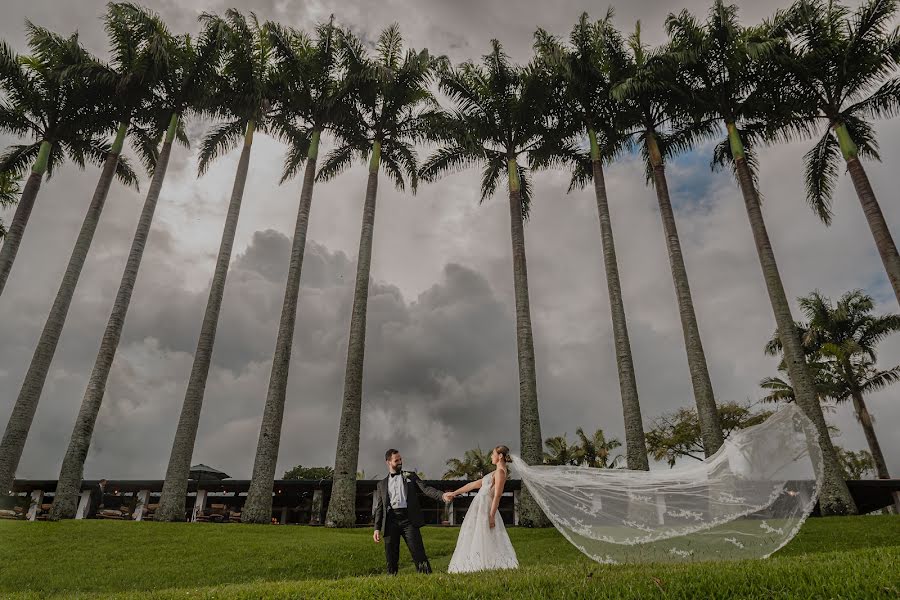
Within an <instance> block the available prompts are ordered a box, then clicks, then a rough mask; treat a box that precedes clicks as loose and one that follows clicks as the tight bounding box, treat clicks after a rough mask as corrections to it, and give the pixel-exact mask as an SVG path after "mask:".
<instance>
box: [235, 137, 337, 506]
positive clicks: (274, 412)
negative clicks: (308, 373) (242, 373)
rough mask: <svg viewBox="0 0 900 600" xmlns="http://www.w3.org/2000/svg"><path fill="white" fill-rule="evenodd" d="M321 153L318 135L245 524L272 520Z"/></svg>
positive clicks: (306, 177)
mask: <svg viewBox="0 0 900 600" xmlns="http://www.w3.org/2000/svg"><path fill="white" fill-rule="evenodd" d="M318 152H319V132H318V131H315V132H313V134H312V140H311V141H310V146H309V153H308V155H307V159H306V170H305V171H304V173H303V188H302V190H301V191H300V208H299V209H298V210H297V223H296V225H295V226H294V240H293V244H292V246H291V262H290V266H289V267H288V277H287V284H286V285H285V289H284V304H283V305H282V307H281V322H280V323H279V325H278V337H277V338H276V340H275V357H274V358H273V359H272V374H271V376H270V377H269V392H268V394H267V395H266V407H265V410H264V411H263V418H262V425H261V426H260V430H259V441H258V442H257V445H256V460H255V461H254V463H253V478H252V479H251V480H250V490H249V491H248V493H247V501H246V502H245V503H244V508H243V510H242V511H241V521H242V522H244V523H268V522H269V520H270V519H271V518H272V487H273V485H274V482H275V464H276V462H277V461H278V447H279V445H280V443H281V428H282V423H283V421H284V399H285V394H286V392H287V383H288V370H289V369H290V364H291V347H292V345H293V341H294V324H295V323H296V321H297V298H298V296H299V295H300V272H301V270H302V268H303V252H304V250H305V249H306V229H307V227H308V225H309V211H310V208H311V206H312V193H313V185H314V183H315V180H316V157H317V155H318Z"/></svg>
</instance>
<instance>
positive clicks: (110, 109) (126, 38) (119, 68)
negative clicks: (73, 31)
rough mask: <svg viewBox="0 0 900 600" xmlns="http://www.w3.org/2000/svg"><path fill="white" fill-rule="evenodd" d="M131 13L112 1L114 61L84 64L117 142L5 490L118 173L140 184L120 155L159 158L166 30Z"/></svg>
mask: <svg viewBox="0 0 900 600" xmlns="http://www.w3.org/2000/svg"><path fill="white" fill-rule="evenodd" d="M129 15H130V9H129V7H128V6H127V5H125V4H112V3H111V4H109V6H108V8H107V12H106V15H105V17H104V22H105V25H106V31H107V33H108V35H109V41H110V45H111V47H112V62H111V63H110V64H109V65H105V64H101V63H99V62H97V61H91V62H88V63H85V64H83V65H81V67H80V69H83V71H84V73H85V74H86V76H87V77H88V78H89V79H90V81H91V85H92V87H93V89H94V91H95V92H96V93H97V94H98V95H100V96H101V97H102V98H104V99H105V100H107V101H108V105H105V106H102V109H101V114H102V115H108V117H109V118H111V119H112V120H114V121H115V122H118V130H117V133H116V136H115V139H114V141H113V143H112V145H110V146H108V147H107V148H106V149H105V156H104V159H103V169H102V171H101V174H100V179H99V181H98V182H97V187H96V188H95V190H94V195H93V198H92V199H91V203H90V205H89V206H88V211H87V214H86V215H85V217H84V221H83V222H82V225H81V230H80V232H79V233H78V238H77V240H76V241H75V246H74V248H73V249H72V254H71V256H70V258H69V263H68V265H67V266H66V271H65V273H64V275H63V279H62V282H61V283H60V286H59V291H58V292H57V294H56V298H55V300H54V302H53V306H52V307H51V309H50V315H49V316H48V317H47V321H46V323H45V324H44V329H43V331H42V332H41V337H40V339H39V341H38V345H37V348H36V349H35V351H34V355H33V357H32V359H31V364H30V365H29V367H28V372H27V373H26V375H25V381H24V382H23V384H22V388H21V390H20V391H19V396H18V398H17V400H16V403H15V405H14V406H13V413H12V416H11V417H10V420H9V423H8V424H7V427H6V431H5V432H4V435H3V441H2V442H0V489H9V488H8V487H7V488H4V487H3V486H4V485H11V484H12V481H13V477H14V476H15V469H16V467H17V466H18V462H19V459H20V458H21V455H22V449H23V448H24V445H25V440H26V438H27V436H28V430H29V429H30V427H31V422H32V420H33V418H34V413H35V411H36V410H37V405H38V401H39V400H40V396H41V391H42V390H43V387H44V382H45V381H46V379H47V374H48V373H49V371H50V364H51V363H52V361H53V355H54V354H55V352H56V346H57V344H58V342H59V337H60V335H61V334H62V329H63V326H64V325H65V322H66V316H67V315H68V312H69V305H70V304H71V302H72V297H73V296H74V294H75V288H76V286H77V284H78V278H79V276H80V275H81V269H82V267H83V266H84V262H85V259H86V258H87V254H88V251H89V250H90V247H91V242H92V241H93V238H94V232H95V231H96V229H97V225H98V224H99V222H100V214H101V213H102V211H103V206H104V205H105V203H106V198H107V195H108V194H109V188H110V186H111V184H112V180H113V177H114V176H115V175H116V173H117V171H118V172H119V173H120V175H122V174H124V177H125V179H126V181H128V182H134V183H135V184H136V183H137V178H136V176H135V175H134V173H133V172H132V171H131V170H130V169H128V168H127V165H126V164H125V163H124V162H123V160H122V158H121V156H120V155H121V153H122V147H123V145H124V143H125V138H126V136H128V137H129V138H130V139H131V140H132V141H133V143H134V144H133V145H134V146H135V148H136V149H137V150H138V151H139V152H140V153H141V156H142V158H143V160H144V162H145V164H146V165H148V166H149V167H152V165H153V163H154V162H155V160H156V151H157V148H156V142H157V140H158V138H154V135H153V133H152V129H153V128H152V127H147V126H146V125H145V124H144V123H142V122H141V121H140V118H141V112H142V110H143V108H144V106H145V104H146V103H147V101H148V100H149V98H150V96H151V91H152V89H153V87H154V85H155V81H156V76H157V72H158V70H159V68H160V67H161V64H160V62H159V58H160V56H161V54H162V53H163V48H164V47H165V44H166V34H165V32H163V31H147V30H146V29H144V28H142V27H141V26H139V25H137V24H136V23H135V22H134V21H133V20H132V19H131V18H130V17H129ZM123 167H124V168H123Z"/></svg>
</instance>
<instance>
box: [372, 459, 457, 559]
mask: <svg viewBox="0 0 900 600" xmlns="http://www.w3.org/2000/svg"><path fill="white" fill-rule="evenodd" d="M384 462H385V464H387V468H388V476H387V477H385V478H384V479H382V480H381V481H379V482H378V485H377V486H376V487H375V497H374V499H373V507H372V511H373V512H374V513H375V533H374V534H373V536H372V538H373V539H374V540H375V543H376V544H377V543H378V542H380V541H381V538H382V536H384V555H385V557H386V558H387V572H388V573H389V574H390V575H396V574H397V563H398V561H399V560H400V536H401V535H402V536H403V539H404V540H406V547H407V548H409V553H410V554H412V558H413V561H414V562H415V563H416V570H417V571H419V573H431V564H430V563H429V562H428V556H426V555H425V546H424V545H423V544H422V534H421V533H420V532H419V527H421V526H422V525H424V524H425V522H424V520H423V519H422V510H421V509H420V508H419V496H418V494H417V493H416V486H418V488H419V489H420V490H422V493H423V494H425V495H426V496H428V497H429V498H434V499H435V500H443V499H444V498H443V495H442V494H441V492H440V490H437V489H435V488H433V487H429V486H427V485H425V484H424V483H422V480H421V479H419V477H418V475H416V474H415V473H412V472H410V471H404V470H403V458H402V457H401V456H400V451H399V450H395V449H393V448H391V449H390V450H388V451H387V452H385V453H384Z"/></svg>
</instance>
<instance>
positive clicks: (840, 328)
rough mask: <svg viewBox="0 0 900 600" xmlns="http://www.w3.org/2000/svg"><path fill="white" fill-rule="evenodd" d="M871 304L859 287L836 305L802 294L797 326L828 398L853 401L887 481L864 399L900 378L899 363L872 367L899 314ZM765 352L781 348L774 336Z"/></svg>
mask: <svg viewBox="0 0 900 600" xmlns="http://www.w3.org/2000/svg"><path fill="white" fill-rule="evenodd" d="M874 307H875V304H874V302H873V300H872V298H871V297H870V296H868V295H866V294H864V293H863V292H862V291H860V290H855V291H851V292H847V293H846V294H844V295H843V296H842V297H841V298H840V299H839V300H838V302H837V305H836V306H835V305H833V304H832V303H831V300H829V299H828V298H826V297H824V296H823V295H822V294H820V293H819V292H818V291H816V292H813V293H811V294H810V295H808V296H806V297H804V298H800V308H801V310H802V311H803V313H804V314H805V315H806V318H807V320H808V322H807V323H806V324H804V323H799V324H798V329H799V330H800V331H801V332H802V334H803V336H802V337H803V345H804V349H805V350H806V352H807V353H808V354H809V355H810V356H814V357H817V362H818V363H820V364H822V366H823V370H824V371H825V372H826V373H827V377H828V381H829V385H828V386H827V388H826V389H825V393H826V395H827V397H828V398H829V399H831V400H834V401H836V402H846V401H847V400H852V401H853V408H854V411H855V412H856V418H857V420H858V421H859V423H860V425H861V426H862V428H863V432H864V433H865V436H866V442H867V443H868V445H869V451H870V452H871V454H872V458H873V459H874V461H875V469H876V472H877V474H878V477H879V479H890V473H889V472H888V468H887V461H886V460H885V458H884V453H883V452H882V450H881V444H880V443H879V441H878V437H877V436H876V435H875V427H874V422H873V419H872V415H871V414H870V413H869V410H868V408H867V407H866V403H865V399H864V397H865V395H866V394H869V393H871V392H874V391H877V390H881V389H884V388H885V387H887V386H888V385H891V384H893V383H897V381H900V366H896V367H893V368H891V369H887V370H881V369H878V368H877V367H876V365H875V363H876V360H877V348H876V347H877V345H878V343H879V342H881V341H882V340H884V339H885V338H886V337H887V336H889V335H890V334H892V333H896V332H898V331H900V315H898V314H889V315H881V316H875V315H873V314H872V310H873V309H874ZM766 350H767V352H768V353H770V354H778V353H779V352H780V351H781V350H782V348H781V344H780V343H779V342H778V341H777V338H773V339H772V341H770V342H769V344H768V345H767V347H766ZM897 508H898V509H900V505H898V507H897Z"/></svg>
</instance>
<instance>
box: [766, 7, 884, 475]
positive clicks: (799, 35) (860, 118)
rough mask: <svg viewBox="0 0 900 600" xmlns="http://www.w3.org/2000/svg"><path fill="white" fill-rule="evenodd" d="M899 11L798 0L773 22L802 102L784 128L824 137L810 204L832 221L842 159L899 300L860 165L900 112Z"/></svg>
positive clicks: (877, 209) (809, 160) (809, 166)
mask: <svg viewBox="0 0 900 600" xmlns="http://www.w3.org/2000/svg"><path fill="white" fill-rule="evenodd" d="M898 7H900V5H898V2H897V1H896V0H866V1H865V2H863V3H862V4H861V5H860V6H858V7H857V8H856V10H854V11H851V10H850V9H849V8H848V7H846V6H844V5H843V4H840V3H839V2H835V1H834V0H827V1H826V0H800V1H799V2H797V3H795V4H794V5H793V6H792V7H791V9H790V10H788V11H786V12H783V13H780V14H779V17H778V18H777V19H776V20H777V21H778V22H779V24H780V26H781V27H782V28H784V30H785V31H786V32H787V33H789V34H790V37H789V39H790V40H791V42H792V44H791V52H789V53H787V54H786V55H785V56H783V57H781V59H780V60H781V62H782V63H783V64H784V66H785V69H786V72H787V74H788V75H789V77H788V78H786V79H787V82H788V84H789V85H793V86H796V88H797V90H796V93H795V97H796V98H797V99H798V101H797V102H793V103H791V105H790V106H789V107H790V108H791V109H792V113H793V114H792V118H791V119H790V120H789V121H788V122H787V125H786V126H785V127H784V128H783V130H782V131H783V133H785V137H787V138H797V137H800V138H809V137H819V140H818V142H816V145H815V146H813V148H812V149H810V150H809V152H807V153H806V155H805V156H804V163H805V167H806V169H805V170H806V195H807V201H808V202H809V205H810V207H812V209H813V211H814V212H815V213H816V215H818V217H819V218H820V219H821V220H822V222H824V223H825V224H826V225H828V224H830V223H831V217H832V198H833V196H834V191H835V187H836V184H837V181H838V177H839V174H840V169H839V165H840V161H841V159H843V161H844V164H845V165H846V168H847V171H848V172H849V174H850V179H851V181H852V182H853V187H854V189H855V190H856V195H857V197H858V199H859V202H860V205H861V207H862V210H863V215H864V216H865V218H866V221H867V223H868V225H869V229H870V230H871V232H872V237H873V238H874V240H875V246H876V248H877V249H878V254H879V255H880V256H881V261H882V263H883V264H884V269H885V272H886V273H887V276H888V279H889V280H890V283H891V286H892V287H893V289H894V295H895V296H896V298H897V301H898V302H900V255H898V253H897V246H896V244H895V243H894V239H893V236H892V235H891V232H890V229H889V227H888V224H887V222H886V220H885V218H884V214H883V212H882V210H881V206H880V204H879V203H878V199H877V198H876V196H875V191H874V190H873V189H872V185H871V183H870V182H869V177H868V175H867V174H866V171H865V168H864V167H863V163H862V160H863V159H868V160H880V156H879V152H878V142H877V140H876V128H875V126H874V124H873V120H874V119H876V118H890V117H894V116H896V115H898V114H900V77H898V75H897V67H898V65H900V28H898V27H897V26H896V21H897V18H898V16H900V12H898ZM877 460H878V458H877V456H876V461H877Z"/></svg>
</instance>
